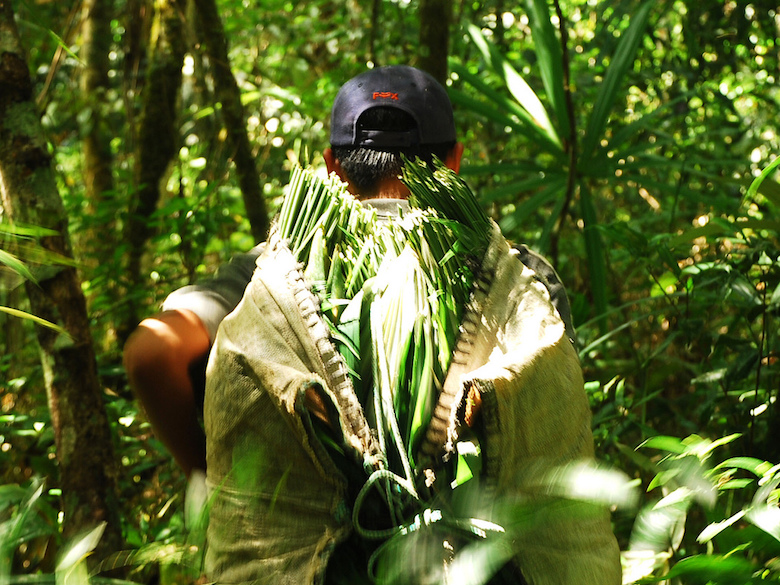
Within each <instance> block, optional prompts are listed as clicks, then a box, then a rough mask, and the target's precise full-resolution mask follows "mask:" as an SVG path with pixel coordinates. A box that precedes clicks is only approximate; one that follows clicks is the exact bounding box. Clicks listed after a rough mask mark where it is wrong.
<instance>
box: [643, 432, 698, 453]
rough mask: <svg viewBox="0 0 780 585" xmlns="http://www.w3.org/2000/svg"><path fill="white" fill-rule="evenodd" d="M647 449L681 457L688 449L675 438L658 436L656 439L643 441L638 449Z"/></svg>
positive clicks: (651, 438)
mask: <svg viewBox="0 0 780 585" xmlns="http://www.w3.org/2000/svg"><path fill="white" fill-rule="evenodd" d="M644 447H649V448H650V449H660V450H661V451H668V452H669V453H675V454H677V455H681V454H683V453H685V452H686V451H687V449H688V447H687V446H686V445H685V444H684V443H683V442H682V441H681V440H680V439H678V438H677V437H669V436H664V435H659V436H657V437H650V438H649V439H647V440H646V441H643V442H642V443H641V444H640V445H639V447H637V448H638V449H641V448H644Z"/></svg>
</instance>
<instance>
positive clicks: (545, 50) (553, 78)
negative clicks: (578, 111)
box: [526, 0, 571, 137]
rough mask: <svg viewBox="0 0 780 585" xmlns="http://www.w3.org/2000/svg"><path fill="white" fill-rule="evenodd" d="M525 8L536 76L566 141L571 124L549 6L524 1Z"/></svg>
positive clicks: (542, 1)
mask: <svg viewBox="0 0 780 585" xmlns="http://www.w3.org/2000/svg"><path fill="white" fill-rule="evenodd" d="M526 6H527V7H528V13H529V15H530V17H531V18H530V23H531V30H532V36H533V40H534V51H535V52H536V57H537V59H538V60H539V65H538V70H539V75H540V76H541V77H542V82H543V83H544V89H545V92H546V94H547V97H548V99H549V100H550V103H551V104H552V106H553V110H554V111H555V117H556V120H557V121H558V128H559V130H560V133H561V136H564V137H568V136H569V129H570V124H571V121H570V120H569V112H568V110H567V108H566V97H565V94H564V83H565V80H564V78H563V51H562V50H561V40H560V39H559V38H558V35H557V34H556V32H555V29H554V28H553V25H552V21H551V19H550V12H549V3H548V2H547V1H546V0H528V1H527V2H526Z"/></svg>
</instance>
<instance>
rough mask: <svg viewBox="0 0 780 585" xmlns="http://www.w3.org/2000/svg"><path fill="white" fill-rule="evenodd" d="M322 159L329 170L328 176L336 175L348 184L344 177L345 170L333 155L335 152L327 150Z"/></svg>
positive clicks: (323, 152)
mask: <svg viewBox="0 0 780 585" xmlns="http://www.w3.org/2000/svg"><path fill="white" fill-rule="evenodd" d="M322 158H324V159H325V168H326V169H328V174H331V173H336V174H337V175H338V176H339V178H340V179H341V180H342V181H344V182H345V183H346V181H347V179H346V176H345V175H344V169H342V168H341V163H340V162H339V160H338V159H337V158H336V156H335V155H334V154H333V150H332V149H330V148H326V149H325V150H324V151H322Z"/></svg>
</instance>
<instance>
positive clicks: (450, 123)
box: [330, 65, 455, 149]
mask: <svg viewBox="0 0 780 585" xmlns="http://www.w3.org/2000/svg"><path fill="white" fill-rule="evenodd" d="M376 107H389V108H398V109H399V110H403V111H404V112H406V113H407V114H409V115H410V116H411V117H412V118H413V119H414V121H415V123H416V126H417V127H416V128H414V129H412V130H407V131H388V130H360V129H359V127H358V120H359V119H360V116H361V115H362V114H363V113H364V112H365V111H366V110H370V109H371V108H376ZM454 141H455V122H454V120H453V116H452V104H451V103H450V98H449V97H448V96H447V92H446V90H445V89H444V87H443V86H442V85H441V84H440V83H439V82H438V81H436V79H434V78H433V77H432V76H430V75H429V74H427V73H425V72H424V71H420V70H419V69H415V68H414V67H409V66H408V65H391V66H389V67H377V68H376V69H371V70H369V71H366V72H365V73H361V74H360V75H358V76H357V77H354V78H352V79H350V80H349V81H348V82H347V83H345V84H344V85H343V86H341V89H340V90H339V93H338V94H337V95H336V99H335V100H334V102H333V110H332V112H331V123H330V143H331V146H365V147H368V148H376V149H381V148H408V147H414V146H418V145H422V144H441V143H446V142H454Z"/></svg>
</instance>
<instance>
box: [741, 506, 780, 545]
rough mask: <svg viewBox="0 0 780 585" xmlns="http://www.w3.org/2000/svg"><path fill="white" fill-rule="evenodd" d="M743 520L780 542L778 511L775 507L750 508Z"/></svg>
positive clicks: (779, 510)
mask: <svg viewBox="0 0 780 585" xmlns="http://www.w3.org/2000/svg"><path fill="white" fill-rule="evenodd" d="M745 518H746V519H747V520H748V521H749V522H750V523H751V524H753V525H754V526H757V527H758V528H760V529H761V530H763V531H764V532H766V533H767V534H769V535H770V536H772V537H773V538H774V539H775V540H778V541H780V509H778V508H777V506H760V507H756V508H751V509H750V510H748V513H747V514H746V515H745Z"/></svg>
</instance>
